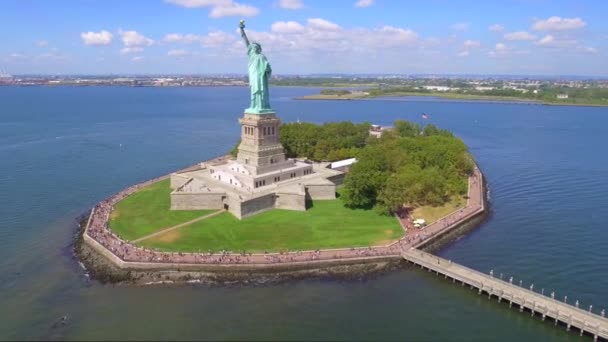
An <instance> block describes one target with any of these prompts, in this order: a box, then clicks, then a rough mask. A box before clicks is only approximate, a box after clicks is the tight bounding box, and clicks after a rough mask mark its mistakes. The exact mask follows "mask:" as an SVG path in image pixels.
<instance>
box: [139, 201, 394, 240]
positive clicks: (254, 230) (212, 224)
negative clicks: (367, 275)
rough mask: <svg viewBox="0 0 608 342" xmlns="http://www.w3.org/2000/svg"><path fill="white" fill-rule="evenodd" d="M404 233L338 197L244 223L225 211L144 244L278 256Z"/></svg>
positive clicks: (388, 220)
mask: <svg viewBox="0 0 608 342" xmlns="http://www.w3.org/2000/svg"><path fill="white" fill-rule="evenodd" d="M402 235H403V230H402V229H401V226H400V225H399V223H398V222H397V220H395V218H393V217H390V216H379V215H378V214H376V213H375V212H373V211H370V210H352V209H348V208H345V207H344V206H343V204H342V201H341V200H340V199H337V200H324V201H321V200H319V201H314V205H313V206H312V208H310V209H308V210H307V211H305V212H298V211H290V210H280V209H274V210H270V211H267V212H264V213H261V214H258V215H255V216H252V217H249V218H246V219H244V220H242V221H239V220H238V219H236V218H235V217H234V216H232V214H230V213H228V212H225V213H222V214H220V215H217V216H214V217H211V218H209V219H205V220H203V221H199V222H196V223H193V224H191V225H189V226H186V227H183V228H180V229H177V230H174V231H171V232H167V233H166V234H162V235H159V236H157V237H154V238H151V239H149V240H144V241H142V242H141V245H143V246H146V247H153V248H158V249H161V250H166V251H183V252H186V251H191V252H192V251H208V250H212V251H221V250H229V251H233V252H240V251H243V250H244V251H248V252H263V251H269V252H270V251H275V252H276V251H286V250H291V251H294V250H311V249H312V250H314V249H326V248H339V247H357V246H370V245H378V244H384V243H387V242H389V241H392V240H395V239H398V238H399V237H401V236H402Z"/></svg>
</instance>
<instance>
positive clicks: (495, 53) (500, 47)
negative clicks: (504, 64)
mask: <svg viewBox="0 0 608 342" xmlns="http://www.w3.org/2000/svg"><path fill="white" fill-rule="evenodd" d="M508 52H509V48H508V47H507V45H505V44H504V43H496V45H494V50H492V51H490V52H488V54H489V55H490V57H499V56H506V55H507V54H508Z"/></svg>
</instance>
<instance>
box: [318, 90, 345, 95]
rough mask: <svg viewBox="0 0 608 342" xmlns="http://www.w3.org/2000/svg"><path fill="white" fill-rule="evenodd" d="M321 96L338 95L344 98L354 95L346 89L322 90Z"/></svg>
mask: <svg viewBox="0 0 608 342" xmlns="http://www.w3.org/2000/svg"><path fill="white" fill-rule="evenodd" d="M320 94H321V95H337V96H344V95H350V94H352V93H351V91H350V90H345V89H321V92H320Z"/></svg>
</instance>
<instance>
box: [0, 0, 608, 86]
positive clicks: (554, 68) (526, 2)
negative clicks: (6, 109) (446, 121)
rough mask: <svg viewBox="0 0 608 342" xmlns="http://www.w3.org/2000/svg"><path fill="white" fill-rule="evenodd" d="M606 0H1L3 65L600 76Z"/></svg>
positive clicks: (606, 38)
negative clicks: (257, 57)
mask: <svg viewBox="0 0 608 342" xmlns="http://www.w3.org/2000/svg"><path fill="white" fill-rule="evenodd" d="M607 13H608V1H606V0H587V1H586V0H577V1H572V0H568V1H561V0H500V1H481V0H424V1H410V0H52V1H49V0H2V1H0V72H2V71H4V72H5V73H10V74H51V75H54V74H57V75H63V74H100V75H101V74H218V73H219V74H222V73H236V74H245V72H246V68H247V57H246V49H245V46H244V44H243V42H242V41H241V40H240V35H239V33H238V23H239V20H241V19H244V20H245V22H246V23H245V25H246V28H245V30H246V32H247V35H248V36H249V38H250V40H252V41H258V42H260V44H261V45H262V48H263V52H264V54H265V55H266V56H267V58H268V59H269V61H270V63H271V65H272V69H273V73H274V74H283V75H287V74H301V75H303V74H315V73H330V74H337V73H346V74H361V73H366V74H476V75H484V74H506V75H582V76H608V20H606V16H607Z"/></svg>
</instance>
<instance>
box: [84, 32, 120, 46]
mask: <svg viewBox="0 0 608 342" xmlns="http://www.w3.org/2000/svg"><path fill="white" fill-rule="evenodd" d="M80 38H82V41H83V42H84V44H85V45H97V46H100V45H110V44H112V39H113V38H114V36H113V35H112V34H111V33H110V32H108V31H105V30H104V31H100V32H82V33H81V34H80Z"/></svg>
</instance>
